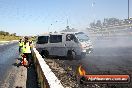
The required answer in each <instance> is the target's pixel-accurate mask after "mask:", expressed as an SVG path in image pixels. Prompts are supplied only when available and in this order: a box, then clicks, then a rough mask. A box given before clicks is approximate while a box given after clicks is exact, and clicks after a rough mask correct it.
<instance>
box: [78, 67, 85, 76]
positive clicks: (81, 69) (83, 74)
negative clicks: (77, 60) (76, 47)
mask: <svg viewBox="0 0 132 88" xmlns="http://www.w3.org/2000/svg"><path fill="white" fill-rule="evenodd" d="M78 71H79V74H80V76H85V75H86V71H85V70H84V69H83V68H82V66H81V65H80V66H79V68H78Z"/></svg>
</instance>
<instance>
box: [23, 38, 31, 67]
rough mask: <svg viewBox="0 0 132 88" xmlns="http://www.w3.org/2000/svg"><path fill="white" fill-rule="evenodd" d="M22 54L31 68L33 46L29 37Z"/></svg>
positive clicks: (24, 43) (26, 39)
mask: <svg viewBox="0 0 132 88" xmlns="http://www.w3.org/2000/svg"><path fill="white" fill-rule="evenodd" d="M22 52H23V54H24V55H25V56H26V59H27V61H28V64H27V66H28V67H29V66H30V65H31V59H32V55H31V45H30V42H29V41H28V37H25V40H24V42H23V47H22Z"/></svg>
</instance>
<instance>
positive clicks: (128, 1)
mask: <svg viewBox="0 0 132 88" xmlns="http://www.w3.org/2000/svg"><path fill="white" fill-rule="evenodd" d="M128 19H129V0H128Z"/></svg>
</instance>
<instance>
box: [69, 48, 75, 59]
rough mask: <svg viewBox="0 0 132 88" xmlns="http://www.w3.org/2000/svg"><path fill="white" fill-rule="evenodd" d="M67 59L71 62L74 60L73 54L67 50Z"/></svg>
mask: <svg viewBox="0 0 132 88" xmlns="http://www.w3.org/2000/svg"><path fill="white" fill-rule="evenodd" d="M67 59H70V60H73V59H75V52H74V51H72V50H68V52H67Z"/></svg>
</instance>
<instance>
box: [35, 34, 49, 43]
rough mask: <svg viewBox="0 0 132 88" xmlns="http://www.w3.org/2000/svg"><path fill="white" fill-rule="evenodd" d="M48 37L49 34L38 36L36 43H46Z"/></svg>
mask: <svg viewBox="0 0 132 88" xmlns="http://www.w3.org/2000/svg"><path fill="white" fill-rule="evenodd" d="M48 39H49V36H39V37H38V41H37V43H38V44H44V43H48Z"/></svg>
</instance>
